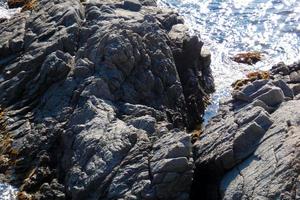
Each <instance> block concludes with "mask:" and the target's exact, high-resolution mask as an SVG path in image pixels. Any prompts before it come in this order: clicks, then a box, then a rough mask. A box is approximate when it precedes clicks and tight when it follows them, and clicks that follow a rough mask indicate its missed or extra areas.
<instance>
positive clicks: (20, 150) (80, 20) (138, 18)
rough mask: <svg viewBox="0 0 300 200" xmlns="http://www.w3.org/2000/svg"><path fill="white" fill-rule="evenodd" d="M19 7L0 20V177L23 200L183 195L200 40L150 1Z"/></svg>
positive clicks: (200, 104) (199, 82) (204, 75)
mask: <svg viewBox="0 0 300 200" xmlns="http://www.w3.org/2000/svg"><path fill="white" fill-rule="evenodd" d="M26 3H27V4H26V5H25V6H23V8H22V12H21V13H19V14H16V15H14V16H13V17H12V18H11V19H9V20H4V21H3V22H1V23H0V91H1V92H0V106H1V115H0V121H1V128H0V131H1V138H0V140H1V142H0V152H1V157H0V172H1V174H2V176H1V180H2V181H8V182H10V183H12V184H14V185H16V186H18V187H19V189H20V191H22V192H20V193H19V198H20V199H47V200H51V199H56V200H57V199H74V200H76V199H78V200H79V199H80V200H82V199H189V192H190V186H191V184H192V177H193V157H192V144H191V138H190V135H189V134H188V131H190V130H192V129H194V128H195V127H196V126H197V125H198V124H199V123H201V121H202V116H203V113H204V109H205V105H206V103H207V96H208V94H209V93H211V92H213V90H214V84H213V78H212V75H211V70H210V68H209V65H210V55H209V54H207V53H205V52H204V51H203V52H202V51H201V50H202V45H203V43H202V42H201V41H200V40H199V39H198V37H196V36H192V35H190V34H189V32H188V29H187V27H186V26H185V25H184V24H183V20H182V18H181V17H179V16H178V15H177V14H176V13H174V12H173V11H171V10H166V9H160V8H157V7H156V3H155V2H154V1H151V0H143V1H136V0H125V1H114V0H112V1H110V0H104V1H99V0H90V1H87V2H82V1H79V0H54V1H48V0H39V1H27V2H26ZM28 3H29V4H28Z"/></svg>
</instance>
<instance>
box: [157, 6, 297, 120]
mask: <svg viewBox="0 0 300 200" xmlns="http://www.w3.org/2000/svg"><path fill="white" fill-rule="evenodd" d="M158 4H159V5H160V6H163V7H169V8H173V9H175V10H177V12H179V14H180V15H182V16H183V17H184V20H185V23H186V24H187V25H188V26H189V28H190V30H191V32H192V33H193V34H197V35H199V36H200V38H201V39H202V40H203V41H204V42H205V45H206V46H207V47H208V48H209V49H210V50H211V54H212V64H211V67H212V70H213V76H214V78H215V84H216V92H215V93H214V94H213V96H212V104H211V105H210V106H209V107H208V108H207V110H206V114H205V122H207V121H208V120H209V119H210V118H211V117H213V116H214V115H215V114H216V113H217V111H218V108H219V101H220V100H224V99H226V97H229V96H230V92H231V84H232V83H233V82H234V81H235V80H237V79H240V78H243V77H244V76H245V74H247V73H248V72H250V71H254V70H267V69H270V67H272V65H274V64H276V63H278V62H280V61H284V62H285V63H286V64H291V63H293V62H295V61H297V60H299V48H300V1H299V0H159V2H158ZM248 51H259V52H261V53H262V54H263V55H264V59H263V60H262V62H258V63H257V64H255V65H252V66H250V65H245V64H238V63H235V62H233V61H232V60H231V59H230V58H231V57H232V56H234V55H235V54H236V53H239V52H248Z"/></svg>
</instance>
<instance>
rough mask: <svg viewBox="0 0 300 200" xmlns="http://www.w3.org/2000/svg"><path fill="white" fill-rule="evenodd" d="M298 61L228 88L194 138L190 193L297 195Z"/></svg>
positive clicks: (299, 141) (225, 196) (212, 196)
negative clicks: (229, 91)
mask: <svg viewBox="0 0 300 200" xmlns="http://www.w3.org/2000/svg"><path fill="white" fill-rule="evenodd" d="M299 69H300V64H299V63H295V64H293V65H289V66H287V65H284V64H283V63H279V64H278V65H276V66H274V67H273V68H272V69H271V70H270V75H271V76H270V77H271V78H270V79H269V80H256V81H254V82H252V83H249V84H247V85H244V86H243V87H242V88H240V90H235V91H234V92H233V95H232V98H231V99H229V100H227V101H225V102H223V103H222V105H221V109H220V111H219V113H218V115H217V116H216V117H214V118H213V119H212V120H211V121H210V123H209V124H208V125H207V126H206V128H205V130H204V132H203V133H202V135H201V136H200V138H199V140H198V141H196V143H195V144H194V159H195V165H196V169H195V176H194V177H195V181H194V183H193V187H192V199H197V198H202V199H228V200H229V199H231V200H232V199H299V198H300V193H299V191H300V187H299V186H300V179H299V170H300V168H299V166H300V160H299V152H300V148H299V147H300V146H299V145H300V134H299V133H300V98H299V95H298V93H297V89H296V88H297V87H298V85H299V84H300V81H298V79H297V73H298V71H299Z"/></svg>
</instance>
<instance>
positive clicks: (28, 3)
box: [7, 0, 37, 12]
mask: <svg viewBox="0 0 300 200" xmlns="http://www.w3.org/2000/svg"><path fill="white" fill-rule="evenodd" d="M7 4H8V6H9V8H18V7H22V10H21V11H22V12H23V11H26V10H33V9H34V8H35V6H36V4H37V0H8V1H7Z"/></svg>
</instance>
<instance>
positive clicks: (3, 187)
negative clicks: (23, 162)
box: [0, 183, 17, 200]
mask: <svg viewBox="0 0 300 200" xmlns="http://www.w3.org/2000/svg"><path fill="white" fill-rule="evenodd" d="M16 195H17V189H16V188H14V187H13V186H11V185H9V184H6V183H0V200H15V199H16Z"/></svg>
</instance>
